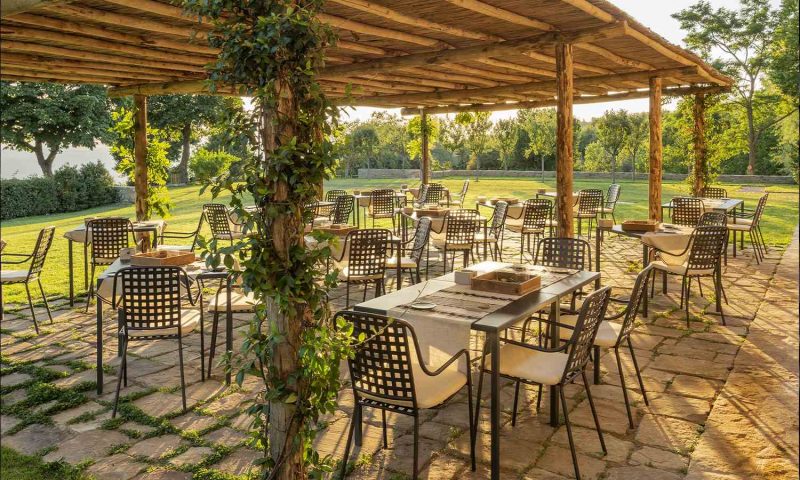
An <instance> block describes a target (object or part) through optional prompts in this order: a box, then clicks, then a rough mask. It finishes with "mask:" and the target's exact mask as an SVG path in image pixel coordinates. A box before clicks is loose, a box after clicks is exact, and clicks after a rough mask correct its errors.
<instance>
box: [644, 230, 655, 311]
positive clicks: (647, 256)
mask: <svg viewBox="0 0 800 480" xmlns="http://www.w3.org/2000/svg"><path fill="white" fill-rule="evenodd" d="M648 265H650V247H648V246H647V245H645V244H644V243H643V244H642V267H643V268H647V266H648ZM653 281H654V282H655V281H656V280H655V277H653ZM649 298H650V297H649V296H648V295H646V294H645V295H644V298H642V314H643V315H644V316H645V317H647V307H648V303H649V302H650V300H649Z"/></svg>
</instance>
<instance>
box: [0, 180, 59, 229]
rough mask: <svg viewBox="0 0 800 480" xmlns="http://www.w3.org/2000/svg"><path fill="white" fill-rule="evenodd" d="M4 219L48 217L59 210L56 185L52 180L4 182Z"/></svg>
mask: <svg viewBox="0 0 800 480" xmlns="http://www.w3.org/2000/svg"><path fill="white" fill-rule="evenodd" d="M2 183H3V188H2V196H3V198H2V202H0V203H2V214H1V215H2V218H3V220H8V219H10V218H18V217H29V216H33V215H46V214H48V213H53V212H55V211H57V209H58V208H59V202H58V194H57V193H56V183H55V181H54V180H53V179H52V178H47V177H29V178H26V179H22V180H20V179H10V180H3V182H2Z"/></svg>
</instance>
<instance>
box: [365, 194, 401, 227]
mask: <svg viewBox="0 0 800 480" xmlns="http://www.w3.org/2000/svg"><path fill="white" fill-rule="evenodd" d="M367 218H372V227H373V228H375V220H376V219H382V218H389V219H391V220H392V231H396V229H397V228H396V223H395V206H394V190H392V189H391V188H382V189H378V190H373V191H372V192H371V193H370V201H369V207H368V208H367V210H366V211H365V212H364V225H365V226H366V224H367Z"/></svg>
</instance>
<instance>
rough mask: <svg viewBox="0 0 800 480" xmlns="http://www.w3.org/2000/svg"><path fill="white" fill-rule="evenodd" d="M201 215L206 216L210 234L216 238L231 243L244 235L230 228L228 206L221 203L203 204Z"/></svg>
mask: <svg viewBox="0 0 800 480" xmlns="http://www.w3.org/2000/svg"><path fill="white" fill-rule="evenodd" d="M203 215H204V216H205V217H206V221H207V222H208V225H209V227H211V235H212V236H213V237H214V238H215V239H216V240H228V241H229V242H231V245H233V241H234V240H239V239H241V238H243V237H244V234H243V233H242V232H234V231H233V230H231V217H230V215H229V214H228V207H226V206H225V205H223V204H221V203H207V204H205V205H203Z"/></svg>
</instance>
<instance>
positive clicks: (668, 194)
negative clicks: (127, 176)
mask: <svg viewBox="0 0 800 480" xmlns="http://www.w3.org/2000/svg"><path fill="white" fill-rule="evenodd" d="M437 181H441V182H442V183H444V184H445V186H447V187H448V188H449V189H450V190H451V191H454V192H458V191H459V190H460V189H461V184H462V182H463V179H462V178H455V177H454V178H446V179H443V180H437ZM554 182H555V180H554V179H547V182H545V183H542V182H541V181H539V180H538V179H534V178H481V179H480V181H478V182H475V181H473V182H472V183H471V185H470V190H469V193H468V195H467V201H466V203H465V206H471V205H474V202H475V198H476V197H477V196H479V195H485V196H489V197H492V196H501V195H502V196H509V195H511V196H517V197H519V198H522V199H525V198H531V197H534V196H535V192H536V190H537V189H539V188H548V189H551V190H552V189H554V188H555V187H554ZM404 183H408V184H413V183H414V182H412V181H409V180H402V179H396V180H388V179H375V180H358V179H335V180H331V181H329V182H327V183H326V185H325V187H326V189H333V188H341V189H345V190H351V189H353V188H361V189H366V188H374V187H381V186H385V187H395V188H397V187H399V186H400V185H401V184H404ZM608 184H609V181H608V180H578V181H576V182H575V189H576V190H578V189H581V188H601V189H603V190H605V189H606V188H607V187H608ZM621 184H622V195H621V197H620V203H619V204H618V206H617V212H618V214H617V215H616V217H617V220H618V221H619V220H624V219H632V218H646V217H647V182H646V180H642V181H638V182H631V181H622V182H621ZM723 186H724V187H725V188H726V189H727V190H728V195H729V196H731V197H734V198H742V199H744V200H745V205H746V206H747V207H749V208H752V207H755V205H756V202H757V200H758V198H759V197H760V196H761V193H759V192H742V191H741V188H742V186H741V185H723ZM199 191H200V187H199V186H196V185H195V186H187V187H176V188H171V189H170V196H171V197H172V201H173V202H174V208H173V210H172V215H171V216H170V217H169V218H168V219H167V222H168V227H167V229H168V230H178V231H191V230H192V229H194V228H195V226H196V225H197V221H198V218H199V215H200V210H201V206H202V205H203V204H204V203H207V202H210V201H211V195H210V193H208V192H206V193H205V194H202V195H200V193H199ZM767 191H768V192H770V199H769V203H768V205H767V209H766V213H765V215H764V219H763V227H764V235H765V237H766V240H767V243H768V244H770V245H774V246H777V247H780V248H783V247H784V246H785V245H787V244H788V243H789V241H790V240H791V236H792V232H793V231H794V228H795V225H796V224H797V218H798V201H797V199H798V187H797V186H796V185H777V186H770V187H767ZM686 192H687V186H686V184H684V183H682V182H678V183H674V182H673V183H665V184H664V187H663V198H664V199H665V200H666V199H669V198H672V197H674V196H679V195H685V194H686ZM225 200H226V199H225V198H224V197H223V198H222V199H220V201H222V202H225ZM97 215H120V216H128V217H133V215H134V209H133V205H109V206H106V207H101V208H94V209H91V210H84V211H81V212H73V213H66V214H59V215H49V216H41V217H28V218H19V219H15V220H10V221H6V222H2V223H0V236H2V238H3V240H5V241H6V242H8V246H7V247H6V248H7V250H8V252H14V253H18V252H19V253H23V252H25V253H30V251H31V250H32V249H33V245H34V244H35V242H36V236H37V234H38V232H39V229H41V228H42V227H45V226H48V225H54V226H55V227H56V239H55V240H54V241H53V246H52V248H51V250H50V253H49V256H48V259H47V263H46V264H45V269H44V272H43V274H42V281H43V283H44V286H45V291H46V293H47V295H48V297H51V298H52V297H54V296H66V295H67V294H68V293H69V276H68V260H67V259H68V256H67V241H66V240H65V239H64V238H63V233H64V232H65V231H67V230H69V229H71V228H74V227H76V226H78V225H80V224H82V223H83V219H84V217H88V216H97ZM75 247H76V248H75V263H76V269H75V279H76V282H75V284H76V292H80V291H81V289H82V288H83V261H82V257H81V255H82V248H81V246H80V245H78V244H76V245H75ZM37 293H38V292H37ZM3 296H4V300H5V301H6V302H24V299H25V290H24V289H23V288H22V287H21V286H8V287H6V288H5V289H4V291H3ZM36 298H38V295H37V294H36V293H35V294H34V299H36Z"/></svg>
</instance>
